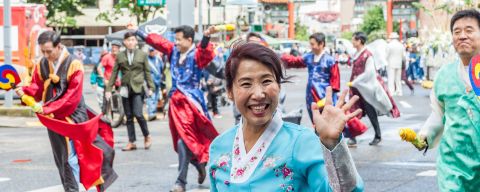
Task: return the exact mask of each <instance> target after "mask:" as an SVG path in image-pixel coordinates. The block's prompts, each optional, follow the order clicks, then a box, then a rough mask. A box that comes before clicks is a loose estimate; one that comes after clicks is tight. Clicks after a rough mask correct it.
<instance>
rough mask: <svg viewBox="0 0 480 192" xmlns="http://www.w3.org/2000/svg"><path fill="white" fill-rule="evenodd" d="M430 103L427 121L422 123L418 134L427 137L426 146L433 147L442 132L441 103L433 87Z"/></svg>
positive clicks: (442, 112) (442, 113)
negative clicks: (430, 111) (430, 109)
mask: <svg viewBox="0 0 480 192" xmlns="http://www.w3.org/2000/svg"><path fill="white" fill-rule="evenodd" d="M430 105H431V107H432V113H430V116H429V117H428V119H427V121H426V122H425V124H424V125H423V127H422V129H421V130H420V132H419V135H421V136H425V137H426V138H427V142H428V146H429V147H430V148H434V147H436V146H437V144H438V142H439V141H440V138H442V134H443V127H444V124H443V115H444V111H443V103H441V102H440V101H439V100H438V99H437V97H436V95H435V91H434V89H432V92H431V93H430Z"/></svg>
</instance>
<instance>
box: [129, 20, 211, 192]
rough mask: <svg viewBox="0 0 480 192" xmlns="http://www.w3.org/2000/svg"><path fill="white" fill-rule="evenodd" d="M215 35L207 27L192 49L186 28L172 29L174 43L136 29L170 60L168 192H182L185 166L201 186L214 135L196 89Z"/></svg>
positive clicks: (200, 92) (191, 39) (191, 40)
mask: <svg viewBox="0 0 480 192" xmlns="http://www.w3.org/2000/svg"><path fill="white" fill-rule="evenodd" d="M216 32H217V31H216V29H215V27H210V28H209V29H208V30H207V31H205V32H204V36H203V38H202V40H201V43H200V44H199V45H197V46H195V44H194V43H193V41H194V35H195V32H194V30H193V28H192V27H190V26H180V27H178V28H176V29H175V43H172V42H170V41H168V40H166V39H164V38H163V37H162V36H160V35H157V34H146V33H145V32H143V31H141V30H137V35H138V36H140V37H141V38H142V39H144V40H145V42H147V44H149V45H150V46H152V47H154V48H155V49H157V50H159V51H160V52H162V53H163V54H165V55H166V56H167V57H168V59H169V61H170V71H171V75H172V89H171V90H170V94H169V97H170V101H169V103H170V107H169V111H168V120H169V124H170V132H171V133H172V138H173V145H174V148H175V151H177V153H178V159H179V167H178V169H179V175H178V178H177V181H176V182H175V185H174V187H173V188H172V190H171V191H175V192H177V191H185V185H186V183H187V180H186V179H187V172H188V164H189V163H192V164H193V165H194V166H195V167H196V168H197V170H198V172H199V177H198V183H199V184H201V183H203V181H204V180H205V177H206V171H205V165H206V163H207V161H208V149H209V147H210V143H211V142H212V140H213V139H214V138H215V137H216V136H217V135H218V132H217V131H216V130H215V128H214V127H213V124H212V121H211V119H210V116H209V114H208V109H207V106H206V104H205V99H204V97H203V91H202V90H201V89H200V79H201V75H202V70H203V69H204V68H205V67H207V65H208V64H210V62H211V61H212V60H213V58H214V52H213V46H212V44H210V43H209V41H210V37H209V36H210V35H211V34H213V33H216Z"/></svg>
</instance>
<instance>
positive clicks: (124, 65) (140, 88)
mask: <svg viewBox="0 0 480 192" xmlns="http://www.w3.org/2000/svg"><path fill="white" fill-rule="evenodd" d="M137 43H138V42H137V37H136V36H135V32H127V33H125V36H124V38H123V44H124V45H125V47H126V48H127V49H126V50H125V51H122V52H120V53H119V54H118V55H117V58H116V59H115V66H114V67H113V73H112V76H111V77H110V80H109V81H108V84H107V86H106V88H105V90H106V91H105V92H106V93H105V98H106V99H110V97H111V96H112V86H113V84H114V83H115V79H116V78H117V75H118V72H119V71H121V72H122V85H121V87H120V95H122V97H123V98H122V104H123V109H124V111H125V115H126V116H127V131H128V141H129V142H128V144H127V146H126V147H125V148H123V149H122V150H123V151H131V150H135V149H137V146H136V145H135V141H136V137H135V126H134V124H133V117H134V116H135V118H136V119H137V121H138V124H139V125H140V128H141V130H142V133H143V136H144V137H145V149H149V148H150V146H151V145H152V138H151V136H150V133H149V131H148V127H147V122H146V120H145V118H144V117H143V112H142V109H143V104H144V96H145V89H144V81H145V80H146V81H147V86H148V95H149V96H150V95H152V89H153V88H154V87H155V86H154V84H153V81H152V77H151V76H150V67H149V65H148V58H147V54H146V53H145V52H143V51H141V50H139V49H137Z"/></svg>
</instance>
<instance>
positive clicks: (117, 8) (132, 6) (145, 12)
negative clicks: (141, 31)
mask: <svg viewBox="0 0 480 192" xmlns="http://www.w3.org/2000/svg"><path fill="white" fill-rule="evenodd" d="M137 1H138V0H133V1H132V0H119V1H118V3H117V4H116V5H114V6H113V9H111V10H108V11H104V12H101V13H99V14H98V15H97V17H96V18H95V20H96V21H98V20H103V21H106V22H109V23H111V22H112V21H113V20H117V19H118V18H119V17H120V16H123V15H124V14H125V13H126V12H125V11H124V10H125V9H127V10H128V13H129V16H131V17H136V19H137V25H138V24H140V23H143V22H145V21H147V20H148V19H149V18H155V14H156V13H157V12H158V11H160V13H163V11H164V10H163V9H162V8H163V6H138V3H137Z"/></svg>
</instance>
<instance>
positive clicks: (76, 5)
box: [27, 0, 97, 30]
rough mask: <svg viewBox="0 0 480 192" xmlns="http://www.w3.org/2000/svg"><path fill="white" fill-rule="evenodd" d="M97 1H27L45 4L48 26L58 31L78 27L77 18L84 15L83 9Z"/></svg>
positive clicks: (28, 1)
mask: <svg viewBox="0 0 480 192" xmlns="http://www.w3.org/2000/svg"><path fill="white" fill-rule="evenodd" d="M96 2H97V1H96V0H68V1H65V0H27V3H37V4H44V5H45V6H46V7H47V10H48V14H47V25H48V26H55V27H56V28H57V30H61V29H62V28H64V27H76V25H77V22H76V20H75V19H74V17H75V16H78V15H83V13H82V11H81V9H82V8H84V7H86V6H92V5H95V4H96Z"/></svg>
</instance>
